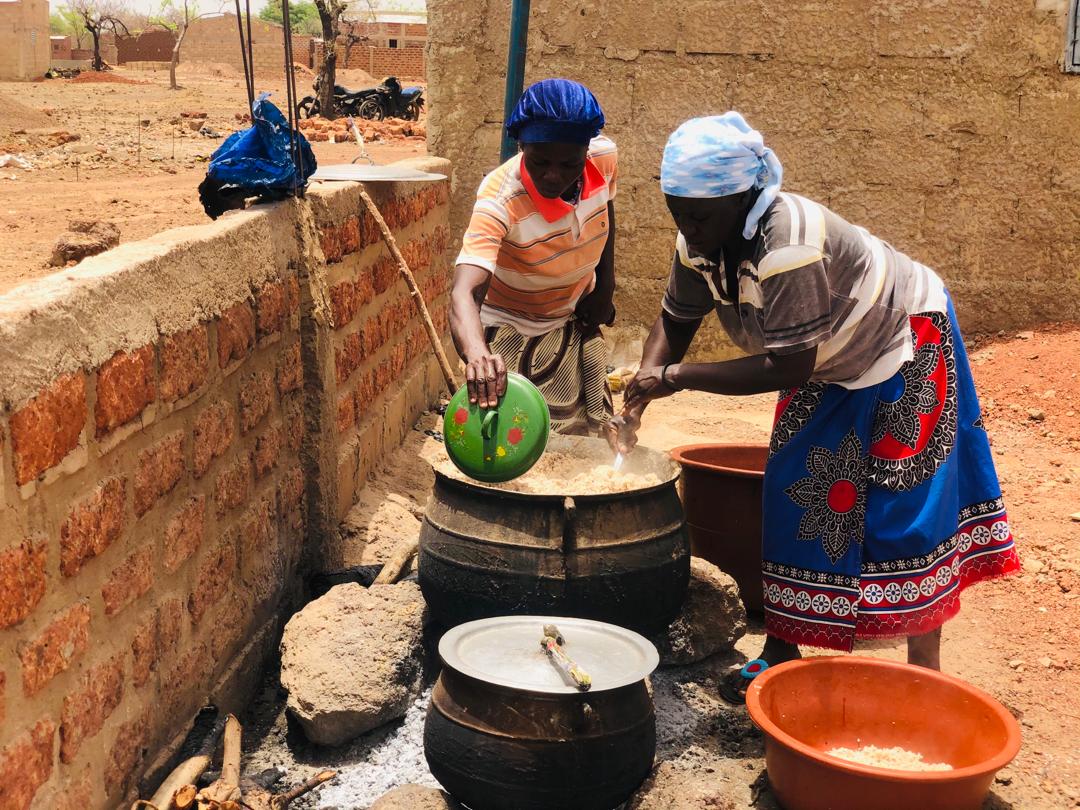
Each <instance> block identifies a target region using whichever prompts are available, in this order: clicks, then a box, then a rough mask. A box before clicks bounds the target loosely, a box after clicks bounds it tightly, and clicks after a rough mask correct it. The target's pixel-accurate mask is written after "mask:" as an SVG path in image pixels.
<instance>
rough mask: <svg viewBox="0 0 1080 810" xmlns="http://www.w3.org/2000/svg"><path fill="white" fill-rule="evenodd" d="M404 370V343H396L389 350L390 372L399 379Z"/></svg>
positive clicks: (394, 377)
mask: <svg viewBox="0 0 1080 810" xmlns="http://www.w3.org/2000/svg"><path fill="white" fill-rule="evenodd" d="M404 372H405V344H404V343H398V344H397V345H396V346H394V348H393V349H392V350H391V352H390V374H391V375H392V377H393V379H396V380H400V379H401V376H402V374H404Z"/></svg>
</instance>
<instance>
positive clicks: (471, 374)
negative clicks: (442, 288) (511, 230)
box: [450, 264, 506, 408]
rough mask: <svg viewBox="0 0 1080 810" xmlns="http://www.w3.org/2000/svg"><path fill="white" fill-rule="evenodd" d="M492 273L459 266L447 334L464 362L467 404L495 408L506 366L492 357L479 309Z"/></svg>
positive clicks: (494, 356) (504, 391)
mask: <svg viewBox="0 0 1080 810" xmlns="http://www.w3.org/2000/svg"><path fill="white" fill-rule="evenodd" d="M489 284H491V273H489V272H488V271H487V270H485V269H483V268H482V267H477V266H476V265H472V264H459V265H458V266H457V267H456V268H455V270H454V284H453V287H452V288H451V290H450V334H451V336H452V337H453V339H454V346H455V347H456V348H457V352H458V355H459V356H460V357H461V359H462V360H464V361H465V384H466V385H467V386H468V388H469V402H471V403H473V404H476V405H479V406H480V407H481V408H490V407H494V406H495V405H497V404H498V402H499V397H501V396H502V395H503V394H505V393H506V365H505V364H504V363H503V359H502V356H501V355H498V354H492V353H491V351H490V349H488V345H487V342H486V341H485V340H484V326H483V324H482V323H481V322H480V306H481V304H483V303H484V296H486V295H487V290H488V285H489Z"/></svg>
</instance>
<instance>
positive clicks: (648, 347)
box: [641, 312, 701, 368]
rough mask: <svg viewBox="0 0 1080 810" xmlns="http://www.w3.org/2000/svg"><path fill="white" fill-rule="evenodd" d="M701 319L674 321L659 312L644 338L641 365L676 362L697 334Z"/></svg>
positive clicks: (683, 355)
mask: <svg viewBox="0 0 1080 810" xmlns="http://www.w3.org/2000/svg"><path fill="white" fill-rule="evenodd" d="M700 326H701V321H700V320H697V321H676V320H674V319H672V318H670V317H669V316H668V315H667V313H665V312H661V313H660V314H659V315H658V316H657V317H656V321H655V322H654V323H653V326H652V329H651V330H650V331H649V337H648V338H647V339H646V340H645V348H644V350H643V351H642V353H641V367H642V368H648V367H649V366H666V365H667V364H668V363H678V362H679V361H680V360H682V359H683V358H684V357H685V356H686V352H687V351H688V350H689V349H690V343H691V342H692V341H693V340H694V335H696V334H697V330H698V328H699V327H700Z"/></svg>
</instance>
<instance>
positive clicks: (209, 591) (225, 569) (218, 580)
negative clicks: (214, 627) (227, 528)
mask: <svg viewBox="0 0 1080 810" xmlns="http://www.w3.org/2000/svg"><path fill="white" fill-rule="evenodd" d="M235 571H236V547H235V545H234V544H233V543H232V542H231V541H228V540H226V541H225V542H223V543H222V544H221V545H219V546H218V547H217V548H216V549H215V550H214V553H213V554H211V555H210V556H209V557H208V558H207V559H206V561H205V562H203V564H202V566H201V567H200V568H199V575H198V576H197V577H196V578H195V590H194V591H192V592H191V596H190V597H189V598H188V612H189V613H190V614H191V620H192V621H193V622H195V623H196V624H198V623H199V621H200V620H201V619H202V617H203V616H204V615H206V611H207V610H208V609H209V608H210V607H212V606H213V605H215V604H217V602H218V600H220V599H221V597H222V596H224V595H225V592H226V591H227V590H228V588H229V583H230V582H231V581H232V577H233V574H234V573H235Z"/></svg>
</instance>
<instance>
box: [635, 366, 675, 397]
mask: <svg viewBox="0 0 1080 810" xmlns="http://www.w3.org/2000/svg"><path fill="white" fill-rule="evenodd" d="M672 368H673V367H671V366H669V367H668V377H669V379H670V376H671V370H672ZM663 374H664V367H663V366H652V367H651V368H643V369H641V370H640V371H639V372H638V373H637V374H635V375H634V379H632V380H631V381H630V384H629V385H627V386H626V396H625V398H624V400H623V401H624V402H625V403H626V407H636V406H638V405H644V404H645V403H646V402H651V401H652V400H654V399H662V398H663V397H670V396H671V395H672V394H674V393H675V389H674V388H672V387H671V386H669V385H668V384H667V383H666V382H664V380H663Z"/></svg>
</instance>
